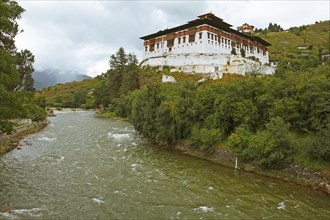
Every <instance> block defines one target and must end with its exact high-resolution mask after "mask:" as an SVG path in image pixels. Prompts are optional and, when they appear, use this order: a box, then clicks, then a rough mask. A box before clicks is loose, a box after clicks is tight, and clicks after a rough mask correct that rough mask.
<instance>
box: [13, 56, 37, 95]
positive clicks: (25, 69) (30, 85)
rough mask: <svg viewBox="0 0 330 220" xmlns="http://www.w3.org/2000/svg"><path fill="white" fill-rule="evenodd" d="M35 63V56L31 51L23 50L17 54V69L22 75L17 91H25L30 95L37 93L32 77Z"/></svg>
mask: <svg viewBox="0 0 330 220" xmlns="http://www.w3.org/2000/svg"><path fill="white" fill-rule="evenodd" d="M33 63H34V55H33V54H32V53H31V52H30V51H29V50H22V51H21V52H19V53H17V54H16V68H17V71H18V72H19V74H20V81H19V84H18V86H17V87H16V90H24V91H27V92H30V93H33V92H34V91H35V88H34V79H33V77H32V73H33V72H34V68H33Z"/></svg>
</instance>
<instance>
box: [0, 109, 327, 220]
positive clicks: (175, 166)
mask: <svg viewBox="0 0 330 220" xmlns="http://www.w3.org/2000/svg"><path fill="white" fill-rule="evenodd" d="M49 120H50V124H49V125H48V126H47V127H46V128H45V129H43V130H42V131H41V132H39V133H37V134H34V135H30V136H28V137H26V138H25V139H23V140H22V141H21V145H22V149H21V150H17V149H16V150H13V151H11V152H9V153H7V154H5V155H3V156H0V169H1V173H0V219H78V220H79V219H329V218H330V217H329V216H330V210H329V209H330V197H329V196H327V195H325V194H323V193H320V192H315V191H312V190H308V189H306V188H303V187H299V186H296V185H293V184H288V183H283V182H280V181H276V180H273V179H268V178H263V177H260V176H256V175H253V174H249V173H244V172H241V171H239V170H234V169H229V168H225V167H221V166H219V165H216V164H213V163H211V162H209V161H205V160H202V159H198V158H194V157H189V156H186V155H182V154H179V153H177V152H173V151H169V150H164V149H159V148H157V147H153V146H151V145H149V144H148V143H147V142H146V141H145V140H144V139H143V138H141V137H139V136H138V135H137V134H136V133H135V131H134V128H133V126H132V125H131V124H130V123H129V122H125V121H118V120H110V119H101V118H96V117H94V116H93V112H76V113H65V114H58V116H57V117H53V118H49Z"/></svg>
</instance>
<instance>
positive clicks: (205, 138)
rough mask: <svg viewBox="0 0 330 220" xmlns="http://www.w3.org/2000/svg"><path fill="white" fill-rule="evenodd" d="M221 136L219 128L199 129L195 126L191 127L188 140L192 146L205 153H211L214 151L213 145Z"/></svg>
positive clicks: (221, 138)
mask: <svg viewBox="0 0 330 220" xmlns="http://www.w3.org/2000/svg"><path fill="white" fill-rule="evenodd" d="M223 138H224V137H223V134H222V132H221V131H220V130H219V129H207V128H202V129H199V128H197V127H195V128H193V129H192V134H191V136H190V138H189V142H190V144H191V145H192V146H193V147H195V148H197V149H199V150H201V151H203V152H205V153H207V154H212V153H214V152H215V145H216V144H217V143H219V142H220V141H222V140H223Z"/></svg>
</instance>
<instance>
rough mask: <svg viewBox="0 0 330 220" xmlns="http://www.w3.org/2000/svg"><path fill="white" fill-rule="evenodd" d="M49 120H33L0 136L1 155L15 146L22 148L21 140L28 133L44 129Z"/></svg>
mask: <svg viewBox="0 0 330 220" xmlns="http://www.w3.org/2000/svg"><path fill="white" fill-rule="evenodd" d="M48 123H49V122H48V120H47V119H46V120H43V121H38V122H32V123H31V124H26V125H22V126H19V127H17V128H16V129H15V130H16V131H15V132H14V133H13V134H10V135H1V136H0V155H1V154H5V153H7V152H9V151H11V150H13V149H15V148H18V149H20V146H19V141H20V140H21V139H23V138H24V137H25V136H26V135H29V134H33V133H36V132H38V131H40V130H41V129H43V128H44V127H45V126H46V125H47V124H48Z"/></svg>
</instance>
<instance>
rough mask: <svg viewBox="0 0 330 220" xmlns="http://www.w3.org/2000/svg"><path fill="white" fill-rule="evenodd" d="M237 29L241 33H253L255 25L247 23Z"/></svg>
mask: <svg viewBox="0 0 330 220" xmlns="http://www.w3.org/2000/svg"><path fill="white" fill-rule="evenodd" d="M237 30H238V31H239V32H241V33H249V34H253V33H254V26H252V25H249V24H247V23H245V24H243V25H242V26H239V27H237Z"/></svg>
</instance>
